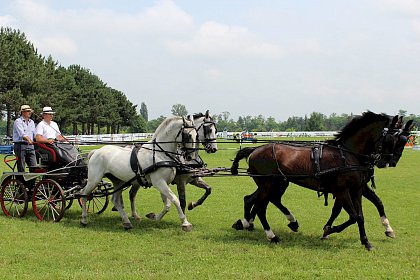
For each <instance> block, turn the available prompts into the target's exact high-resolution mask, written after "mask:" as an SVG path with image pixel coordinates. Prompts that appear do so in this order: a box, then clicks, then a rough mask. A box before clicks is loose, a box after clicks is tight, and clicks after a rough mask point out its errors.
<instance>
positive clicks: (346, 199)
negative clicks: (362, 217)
mask: <svg viewBox="0 0 420 280" xmlns="http://www.w3.org/2000/svg"><path fill="white" fill-rule="evenodd" d="M336 204H337V205H341V206H342V207H343V208H344V210H346V212H347V213H348V214H349V219H348V220H347V221H346V222H344V223H342V224H341V225H338V226H328V227H324V234H323V236H324V237H325V236H327V235H330V234H331V233H338V232H342V231H343V230H344V229H346V228H347V227H348V226H350V225H352V224H355V223H356V222H357V212H356V209H355V208H354V205H353V203H352V200H351V196H350V193H349V190H346V191H345V192H344V193H343V194H339V195H337V196H336V199H335V203H334V206H335V205H336ZM337 207H338V206H337ZM331 216H333V214H332V215H331ZM330 220H331V218H330Z"/></svg>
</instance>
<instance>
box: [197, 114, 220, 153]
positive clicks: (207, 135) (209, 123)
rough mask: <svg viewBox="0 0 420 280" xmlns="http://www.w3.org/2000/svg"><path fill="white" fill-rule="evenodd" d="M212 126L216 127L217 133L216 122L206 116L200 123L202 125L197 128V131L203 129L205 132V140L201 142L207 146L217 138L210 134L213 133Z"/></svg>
mask: <svg viewBox="0 0 420 280" xmlns="http://www.w3.org/2000/svg"><path fill="white" fill-rule="evenodd" d="M211 126H214V129H215V134H217V127H216V123H215V122H214V121H213V120H211V118H210V120H208V118H205V117H204V121H203V122H202V123H201V124H200V126H199V127H198V128H197V129H196V130H197V133H199V132H200V129H203V134H204V140H203V141H201V143H202V144H203V145H204V146H205V147H206V148H207V146H208V145H209V144H210V143H211V142H214V141H216V140H217V139H216V138H211V137H210V135H211V133H212V130H211Z"/></svg>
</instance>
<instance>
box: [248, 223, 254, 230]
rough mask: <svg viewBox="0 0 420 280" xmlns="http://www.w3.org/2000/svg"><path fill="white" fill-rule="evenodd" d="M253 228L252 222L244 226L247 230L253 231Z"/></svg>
mask: <svg viewBox="0 0 420 280" xmlns="http://www.w3.org/2000/svg"><path fill="white" fill-rule="evenodd" d="M254 229H255V228H254V224H249V227H247V228H246V230H248V231H253V230H254Z"/></svg>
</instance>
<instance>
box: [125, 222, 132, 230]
mask: <svg viewBox="0 0 420 280" xmlns="http://www.w3.org/2000/svg"><path fill="white" fill-rule="evenodd" d="M123 227H124V229H125V230H129V229H132V228H133V225H132V224H131V223H123Z"/></svg>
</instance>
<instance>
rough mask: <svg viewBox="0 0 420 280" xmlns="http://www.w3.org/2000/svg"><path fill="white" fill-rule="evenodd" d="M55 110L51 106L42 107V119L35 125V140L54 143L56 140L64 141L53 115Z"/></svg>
mask: <svg viewBox="0 0 420 280" xmlns="http://www.w3.org/2000/svg"><path fill="white" fill-rule="evenodd" d="M54 114H55V112H54V111H53V109H52V108H51V107H44V108H43V109H42V121H41V122H40V123H39V124H38V125H37V126H36V135H35V137H36V142H38V143H47V144H54V142H55V141H56V140H58V141H66V139H65V138H64V137H63V136H62V135H61V132H60V129H59V128H58V125H57V123H56V122H55V121H53V120H52V119H53V116H54Z"/></svg>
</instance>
